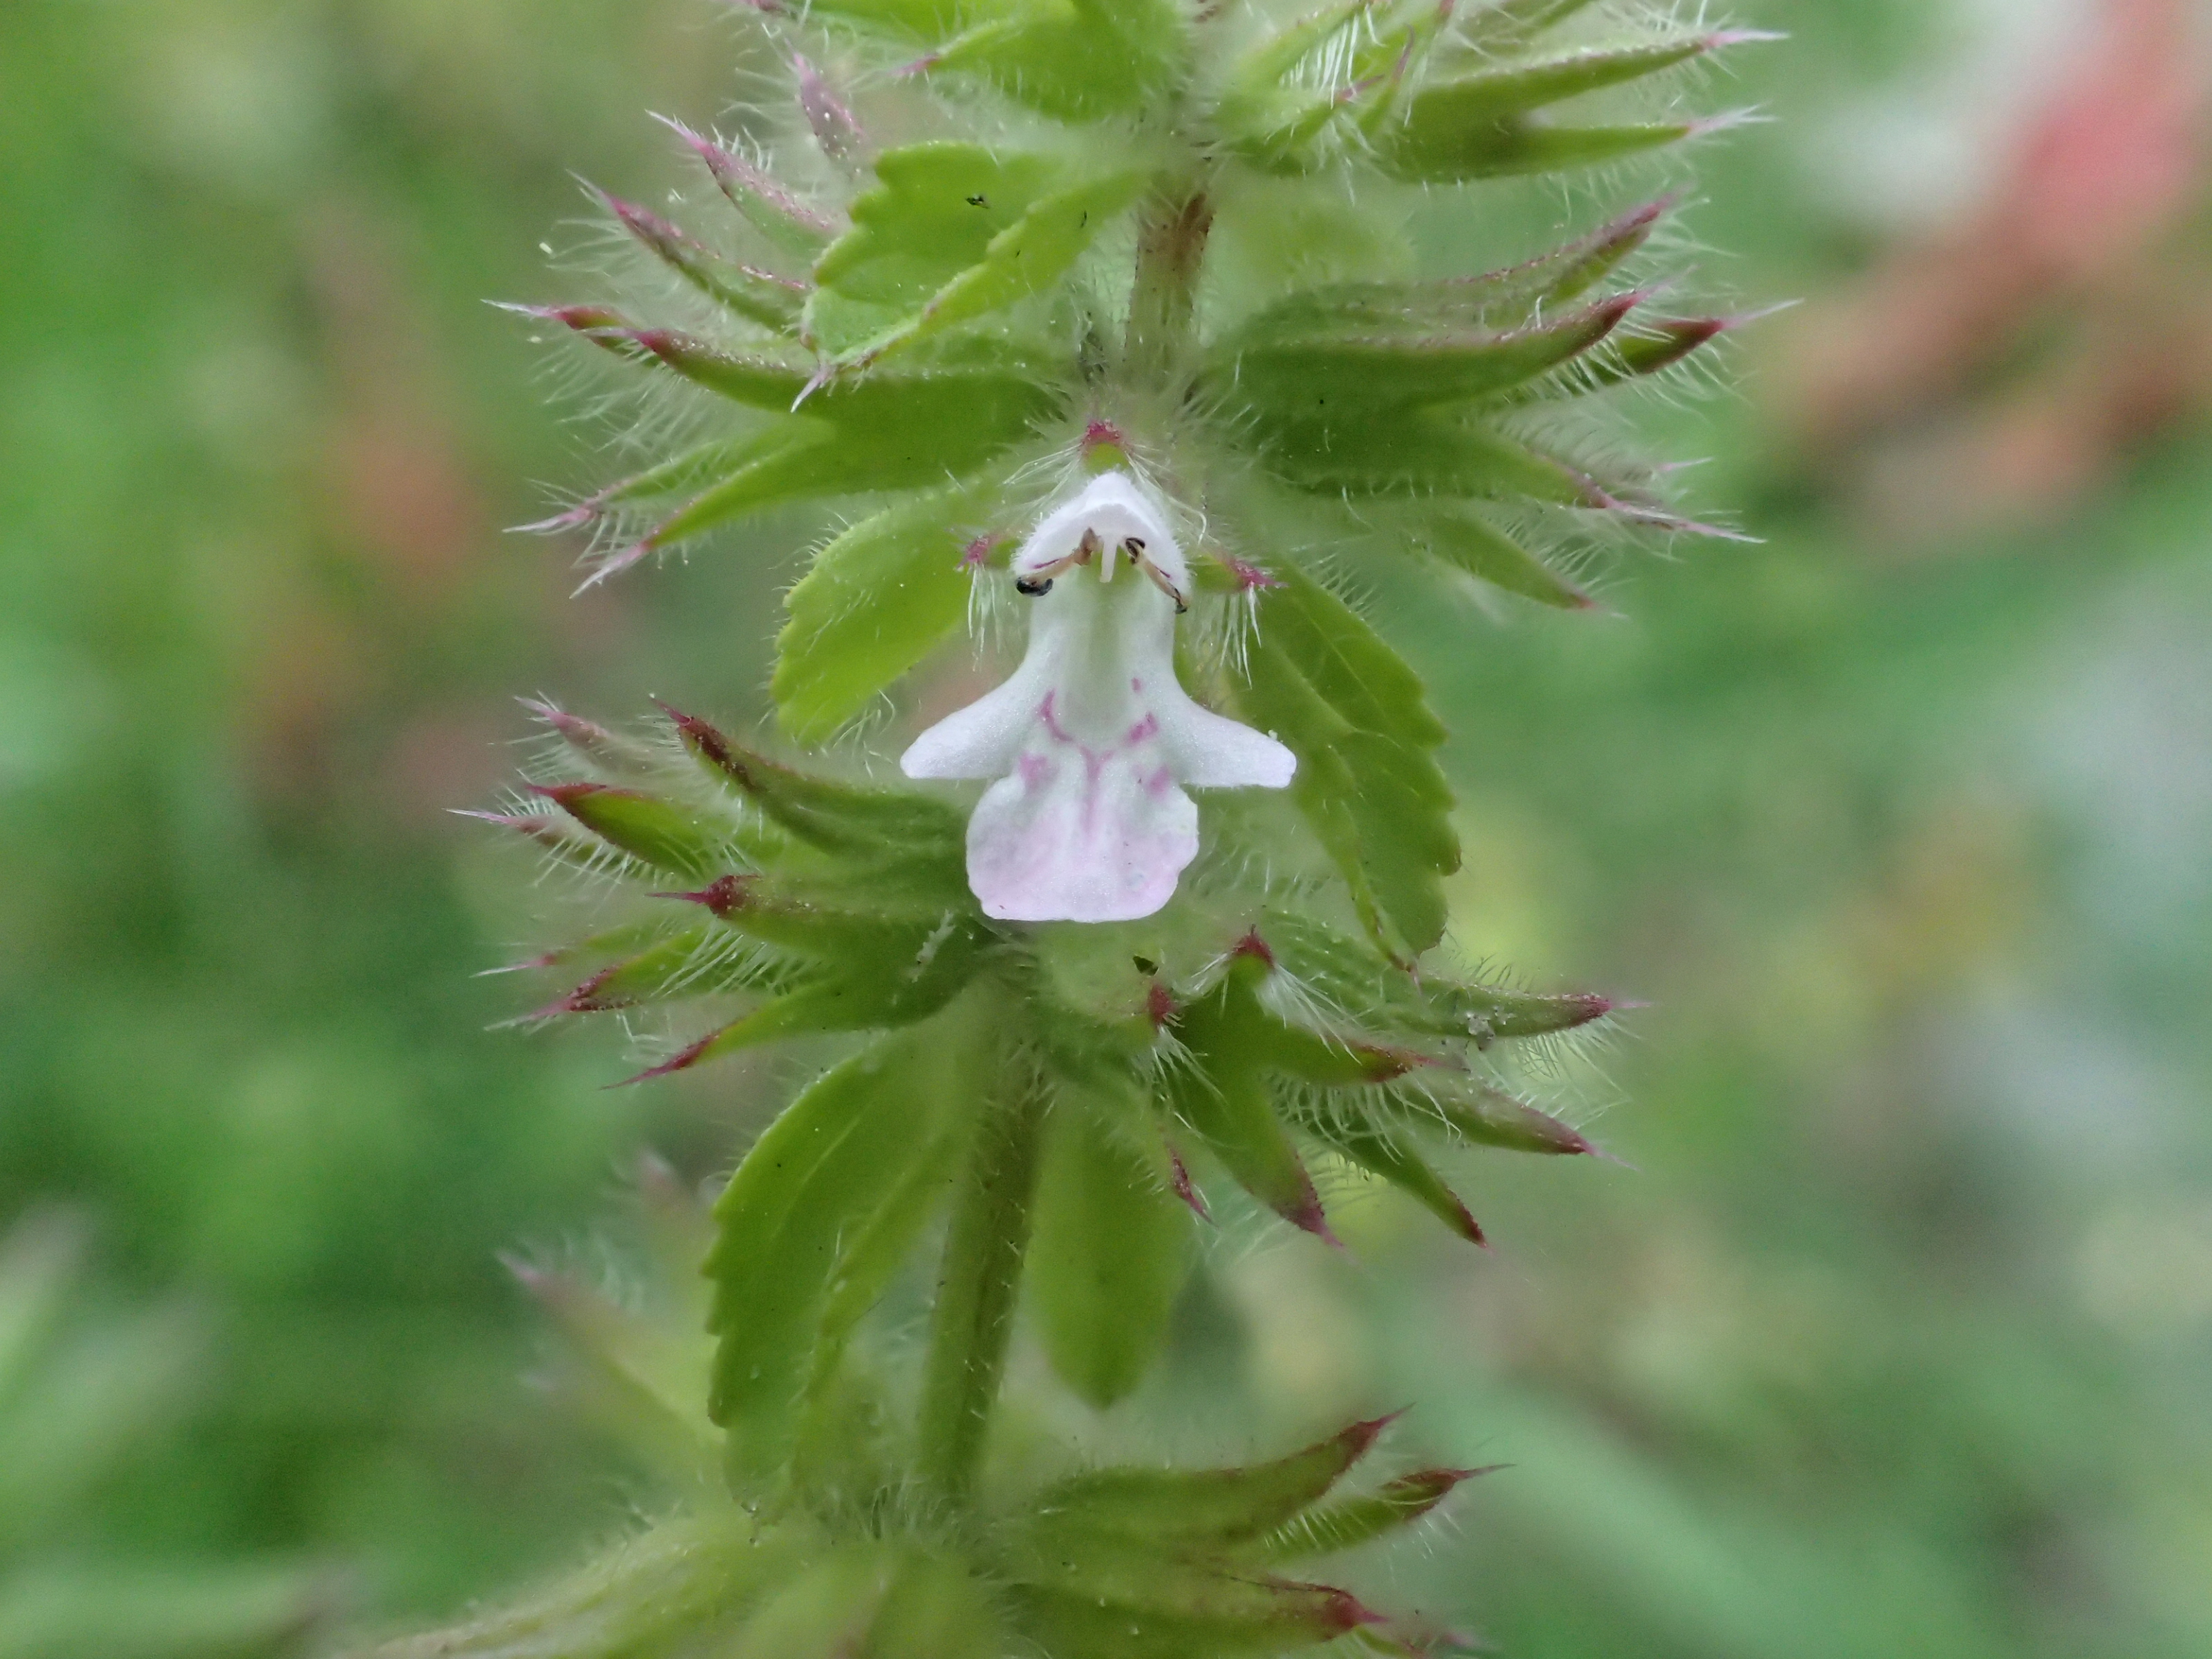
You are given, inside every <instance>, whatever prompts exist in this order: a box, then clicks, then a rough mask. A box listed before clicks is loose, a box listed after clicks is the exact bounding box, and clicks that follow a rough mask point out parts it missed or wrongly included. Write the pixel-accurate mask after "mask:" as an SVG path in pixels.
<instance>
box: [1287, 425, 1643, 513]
mask: <svg viewBox="0 0 2212 1659" xmlns="http://www.w3.org/2000/svg"><path fill="white" fill-rule="evenodd" d="M1251 435H1252V438H1253V440H1254V441H1256V445H1257V447H1258V449H1259V452H1260V456H1261V460H1262V461H1263V462H1265V464H1266V465H1267V467H1268V469H1269V470H1270V471H1273V473H1274V474H1275V475H1276V476H1277V477H1280V478H1281V479H1283V481H1284V482H1285V483H1290V484H1292V485H1295V486H1296V487H1297V488H1298V489H1305V490H1310V491H1313V492H1315V493H1316V494H1321V495H1419V496H1431V495H1473V496H1480V497H1482V498H1484V499H1486V500H1490V501H1514V500H1522V499H1525V500H1529V501H1541V502H1544V503H1547V504H1548V505H1552V506H1558V507H1606V506H1609V505H1611V504H1612V501H1611V498H1610V497H1609V496H1608V495H1607V494H1606V492H1605V491H1604V490H1603V489H1601V488H1600V487H1599V486H1598V484H1597V483H1596V482H1595V480H1594V479H1592V478H1591V477H1589V475H1588V474H1587V473H1584V472H1583V471H1578V470H1577V469H1576V468H1574V467H1571V466H1569V465H1566V464H1565V462H1563V461H1560V460H1558V459H1555V458H1553V457H1552V456H1549V455H1546V454H1543V453H1541V452H1539V451H1537V450H1535V449H1533V448H1531V447H1529V446H1528V445H1527V444H1525V443H1522V441H1520V440H1519V439H1517V438H1512V437H1509V436H1507V435H1505V434H1504V433H1503V432H1501V431H1499V430H1498V429H1497V428H1495V427H1492V426H1489V425H1487V424H1485V423H1484V422H1480V421H1478V420H1474V419H1470V418H1468V417H1466V416H1461V415H1457V414H1455V413H1452V412H1450V411H1447V410H1432V409H1431V410H1412V411H1409V412H1407V413H1405V414H1401V415H1395V416H1393V415H1383V416H1377V415H1374V414H1372V413H1371V412H1370V413H1367V414H1365V415H1364V416H1363V417H1361V418H1358V419H1353V420H1347V421H1344V422H1331V421H1326V420H1316V421H1304V422H1285V423H1284V424H1281V425H1273V426H1271V425H1267V424H1264V423H1262V424H1259V425H1256V426H1255V428H1253V429H1252V434H1251Z"/></svg>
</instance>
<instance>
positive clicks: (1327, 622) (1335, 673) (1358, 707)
mask: <svg viewBox="0 0 2212 1659" xmlns="http://www.w3.org/2000/svg"><path fill="white" fill-rule="evenodd" d="M1277 581H1278V584H1279V585H1278V586H1276V587H1274V588H1273V589H1271V590H1270V591H1269V592H1268V593H1267V597H1266V599H1265V600H1264V602H1263V604H1262V606H1261V612H1262V614H1261V628H1262V629H1263V630H1264V629H1273V630H1274V631H1275V632H1276V634H1277V635H1278V636H1279V638H1280V639H1281V640H1282V641H1283V643H1284V645H1285V648H1286V649H1287V650H1289V651H1290V653H1291V654H1292V655H1293V656H1294V657H1296V658H1297V662H1298V666H1299V668H1300V670H1301V671H1303V672H1304V674H1305V676H1306V678H1308V679H1309V680H1310V681H1311V682H1312V683H1313V687H1314V689H1315V690H1316V691H1318V692H1319V693H1320V694H1321V695H1322V696H1323V697H1326V698H1327V699H1328V702H1329V705H1330V707H1332V708H1335V709H1336V710H1337V711H1338V712H1339V713H1340V714H1342V715H1343V716H1344V717H1345V718H1346V720H1349V721H1351V722H1352V724H1353V725H1354V726H1358V727H1359V728H1360V729H1361V730H1362V731H1366V732H1382V733H1383V734H1385V735H1386V736H1389V737H1391V738H1396V739H1397V740H1398V741H1399V742H1400V743H1401V744H1405V745H1406V746H1407V747H1408V748H1412V749H1433V748H1435V747H1437V745H1438V744H1441V743H1443V740H1444V736H1445V733H1444V726H1443V721H1441V720H1438V719H1437V716H1436V713H1435V711H1434V710H1432V709H1431V708H1430V707H1429V705H1428V697H1427V693H1426V691H1425V689H1424V687H1423V686H1422V684H1421V677H1420V676H1419V675H1418V674H1416V673H1415V672H1414V671H1413V669H1412V668H1411V667H1409V666H1407V663H1406V660H1405V659H1403V658H1402V657H1401V656H1399V654H1398V653H1396V652H1395V651H1393V650H1392V649H1391V648H1390V647H1389V646H1388V645H1386V644H1384V643H1383V639H1382V636H1381V635H1378V634H1376V631H1375V630H1374V629H1372V628H1370V627H1369V626H1368V625H1367V623H1365V622H1364V620H1363V619H1362V618H1361V617H1360V616H1359V614H1358V612H1357V611H1353V610H1352V607H1351V606H1349V605H1346V604H1345V603H1344V601H1343V600H1341V599H1338V598H1337V597H1336V595H1334V593H1332V592H1329V591H1328V589H1327V588H1325V587H1323V586H1321V585H1320V584H1319V583H1317V582H1316V581H1315V580H1313V579H1312V578H1311V577H1310V576H1307V575H1306V574H1304V573H1303V572H1302V571H1299V570H1297V569H1296V568H1285V570H1284V571H1283V572H1282V573H1281V574H1280V575H1279V577H1278V578H1277ZM1436 793H1437V795H1438V796H1439V797H1440V798H1443V799H1449V797H1448V796H1447V795H1445V793H1444V791H1443V782H1442V779H1441V775H1439V778H1438V780H1437V788H1436Z"/></svg>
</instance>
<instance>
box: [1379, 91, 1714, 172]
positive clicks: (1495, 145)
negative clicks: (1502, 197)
mask: <svg viewBox="0 0 2212 1659" xmlns="http://www.w3.org/2000/svg"><path fill="white" fill-rule="evenodd" d="M1418 115H1419V108H1418V106H1417V107H1416V109H1415V111H1414V112H1413V114H1412V115H1409V118H1408V119H1407V125H1405V126H1403V127H1401V129H1400V130H1399V131H1397V132H1396V133H1395V135H1393V136H1392V137H1390V139H1389V141H1388V142H1387V143H1383V145H1381V146H1380V147H1379V148H1378V149H1377V150H1376V157H1375V160H1376V165H1377V166H1378V167H1381V168H1382V170H1383V172H1385V173H1389V175H1390V176H1391V177H1392V178H1394V179H1405V180H1407V181H1408V182H1409V183H1422V184H1445V183H1462V182H1466V181H1468V180H1471V179H1504V178H1510V177H1514V176H1516V175H1520V174H1524V173H1563V172H1567V171H1570V170H1572V169H1577V168H1581V167H1601V166H1603V165H1604V164H1605V163H1607V162H1608V161H1620V160H1622V159H1623V158H1625V157H1626V156H1631V155H1642V154H1644V152H1645V151H1647V150H1654V149H1663V148H1664V147H1665V146H1667V145H1668V144H1673V143H1680V142H1681V141H1682V140H1683V139H1685V138H1689V137H1696V136H1697V135H1698V134H1699V133H1701V132H1705V131H1710V130H1711V125H1712V124H1711V122H1708V121H1649V122H1644V123H1641V124H1638V125H1629V126H1610V127H1554V126H1546V125H1541V124H1539V123H1537V122H1534V121H1531V120H1527V119H1520V118H1515V119H1509V120H1503V121H1493V122H1489V123H1486V124H1480V125H1474V126H1470V127H1466V128H1455V127H1449V126H1447V125H1444V124H1443V123H1442V122H1441V121H1438V122H1435V123H1425V124H1423V123H1417V121H1416V119H1415V117H1418Z"/></svg>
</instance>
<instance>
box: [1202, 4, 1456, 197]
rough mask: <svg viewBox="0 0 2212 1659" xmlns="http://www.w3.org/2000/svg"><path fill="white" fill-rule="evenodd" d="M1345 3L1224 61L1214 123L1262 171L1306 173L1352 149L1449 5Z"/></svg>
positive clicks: (1415, 68)
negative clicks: (1390, 13) (1392, 13)
mask: <svg viewBox="0 0 2212 1659" xmlns="http://www.w3.org/2000/svg"><path fill="white" fill-rule="evenodd" d="M1385 10H1386V9H1385V8H1382V7H1378V6H1376V4H1375V3H1374V0H1348V3H1343V4H1339V5H1335V6H1332V7H1329V8H1328V9H1324V10H1322V11H1320V12H1317V13H1316V14H1315V15H1312V16H1310V17H1308V18H1304V19H1300V20H1298V21H1294V22H1291V23H1290V24H1288V25H1286V26H1285V27H1283V28H1281V29H1279V30H1278V31H1277V32H1276V33H1274V34H1273V35H1270V36H1269V37H1267V39H1266V40H1262V41H1261V42H1260V43H1259V44H1258V45H1256V46H1254V47H1252V48H1251V49H1250V50H1249V52H1247V53H1246V54H1245V55H1244V56H1243V58H1240V59H1239V60H1238V61H1237V63H1235V64H1231V67H1230V69H1229V70H1228V72H1227V74H1226V75H1225V76H1224V77H1223V81H1222V90H1221V93H1220V94H1219V96H1218V98H1217V100H1216V101H1215V104H1214V109H1213V125H1215V127H1216V128H1217V129H1218V131H1220V132H1222V133H1223V134H1224V135H1225V137H1226V138H1227V139H1228V142H1229V144H1230V146H1231V148H1232V149H1235V150H1236V151H1237V154H1238V155H1242V156H1243V159H1244V160H1245V161H1248V162H1249V163H1251V164H1252V165H1253V166H1254V167H1259V168H1261V170H1263V171H1265V172H1269V173H1308V172H1312V171H1314V170H1316V169H1317V168H1319V167H1323V166H1326V165H1328V164H1329V163H1330V162H1332V161H1338V160H1340V159H1341V158H1342V157H1344V156H1345V155H1348V154H1351V153H1352V152H1353V150H1354V149H1355V148H1356V147H1357V146H1358V143H1359V141H1360V139H1361V137H1363V136H1364V135H1365V134H1367V133H1370V132H1371V131H1374V130H1375V128H1376V125H1377V124H1378V123H1380V122H1381V121H1383V119H1385V118H1387V117H1388V115H1389V112H1391V111H1392V110H1394V109H1395V107H1396V104H1397V100H1398V99H1399V96H1400V94H1401V90H1402V88H1404V87H1405V86H1406V85H1407V84H1409V83H1410V82H1413V81H1414V80H1415V79H1417V78H1418V76H1419V70H1420V69H1421V66H1422V63H1423V60H1424V58H1425V54H1426V51H1427V48H1428V47H1429V46H1431V44H1432V43H1433V41H1434V40H1435V39H1436V37H1437V32H1438V31H1439V30H1440V29H1441V28H1442V27H1443V24H1444V22H1445V21H1446V20H1447V19H1448V18H1449V15H1450V10H1449V8H1448V7H1443V6H1437V5H1433V4H1417V5H1412V6H1400V7H1397V8H1395V10H1396V13H1397V20H1398V21H1396V22H1395V24H1390V23H1385V22H1379V21H1377V19H1378V16H1379V15H1382V14H1383V12H1384V11H1385Z"/></svg>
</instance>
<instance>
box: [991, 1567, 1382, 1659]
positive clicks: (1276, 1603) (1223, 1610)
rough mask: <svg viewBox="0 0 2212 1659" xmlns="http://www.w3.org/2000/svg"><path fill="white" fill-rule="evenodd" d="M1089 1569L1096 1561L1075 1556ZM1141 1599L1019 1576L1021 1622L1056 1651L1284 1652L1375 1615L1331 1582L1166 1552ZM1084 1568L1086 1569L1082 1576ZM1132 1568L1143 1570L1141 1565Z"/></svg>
mask: <svg viewBox="0 0 2212 1659" xmlns="http://www.w3.org/2000/svg"><path fill="white" fill-rule="evenodd" d="M1072 1565H1075V1566H1077V1567H1078V1568H1079V1569H1080V1568H1082V1567H1084V1566H1087V1565H1093V1564H1092V1563H1091V1561H1089V1560H1088V1559H1084V1558H1073V1559H1072ZM1138 1571H1141V1575H1142V1577H1141V1581H1140V1585H1141V1588H1142V1589H1143V1591H1144V1597H1143V1599H1142V1600H1140V1601H1122V1600H1117V1599H1115V1598H1114V1597H1112V1596H1101V1595H1098V1594H1097V1591H1096V1590H1095V1589H1091V1588H1089V1587H1088V1586H1085V1587H1083V1588H1075V1587H1073V1586H1072V1585H1062V1584H1060V1583H1024V1584H1018V1585H1016V1586H1015V1587H1014V1588H1013V1589H1012V1591H1011V1592H1010V1594H1009V1597H1008V1599H1009V1601H1012V1604H1013V1606H1014V1607H1015V1608H1016V1616H1017V1620H1018V1624H1019V1625H1020V1626H1021V1628H1022V1629H1023V1631H1024V1633H1025V1634H1027V1635H1028V1636H1029V1637H1030V1639H1031V1640H1032V1641H1033V1642H1035V1643H1036V1644H1037V1646H1038V1647H1039V1648H1040V1649H1042V1650H1043V1651H1045V1652H1047V1653H1049V1654H1051V1655H1052V1656H1054V1659H1063V1656H1065V1659H1193V1656H1198V1655H1206V1656H1211V1655H1226V1654H1239V1653H1253V1654H1261V1653H1277V1652H1280V1651H1282V1650H1285V1649H1289V1648H1303V1647H1310V1646H1314V1645H1316V1644H1320V1643H1323V1642H1327V1641H1330V1640H1332V1639H1333V1638H1336V1637H1339V1636H1341V1635H1343V1634H1344V1633H1345V1632H1346V1631H1349V1630H1353V1629H1356V1628H1357V1627H1358V1626H1360V1625H1361V1624H1363V1623H1365V1622H1367V1620H1369V1619H1370V1616H1371V1615H1370V1614H1369V1613H1367V1611H1366V1609H1365V1608H1364V1607H1361V1606H1360V1605H1359V1603H1358V1601H1356V1600H1355V1599H1353V1597H1352V1595H1349V1594H1347V1593H1346V1591H1343V1590H1340V1589H1330V1588H1329V1587H1328V1586H1327V1585H1324V1584H1296V1583H1286V1582H1285V1581H1283V1580H1280V1579H1273V1578H1266V1577H1255V1576H1240V1575H1235V1574H1231V1573H1227V1572H1223V1571H1217V1570H1214V1569H1211V1568H1207V1567H1204V1566H1199V1565H1192V1564H1188V1563H1183V1562H1178V1561H1174V1560H1171V1559H1161V1558H1159V1557H1156V1556H1149V1555H1148V1556H1146V1557H1144V1558H1141V1563H1140V1565H1139V1568H1138ZM1082 1576H1083V1575H1082V1574H1081V1573H1080V1572H1079V1573H1078V1575H1077V1577H1078V1580H1079V1582H1080V1579H1081V1577H1082ZM1128 1577H1130V1578H1131V1579H1132V1580H1136V1579H1137V1572H1136V1571H1133V1572H1131V1573H1130V1574H1129V1575H1128Z"/></svg>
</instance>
